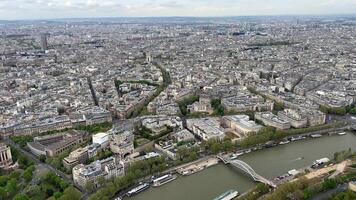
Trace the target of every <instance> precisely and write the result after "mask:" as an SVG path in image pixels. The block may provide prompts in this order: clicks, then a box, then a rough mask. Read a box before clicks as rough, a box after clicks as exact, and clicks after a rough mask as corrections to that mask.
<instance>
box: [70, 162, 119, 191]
mask: <svg viewBox="0 0 356 200" xmlns="http://www.w3.org/2000/svg"><path fill="white" fill-rule="evenodd" d="M72 172H73V181H74V183H75V184H77V185H79V186H81V187H83V188H85V186H86V185H87V184H88V183H92V184H93V185H94V186H95V187H98V186H99V180H100V178H104V179H105V180H107V179H110V178H115V177H119V176H123V175H124V173H125V170H124V163H123V162H122V161H118V160H117V159H116V158H115V157H109V158H106V159H104V160H97V161H94V162H92V163H91V164H89V165H83V164H79V165H76V166H75V167H73V169H72Z"/></svg>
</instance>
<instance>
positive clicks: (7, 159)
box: [0, 143, 13, 169]
mask: <svg viewBox="0 0 356 200" xmlns="http://www.w3.org/2000/svg"><path fill="white" fill-rule="evenodd" d="M12 164H13V162H12V156H11V149H10V147H9V146H7V145H6V144H4V143H0V168H1V169H8V168H10V166H11V165H12Z"/></svg>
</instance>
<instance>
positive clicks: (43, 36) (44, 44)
mask: <svg viewBox="0 0 356 200" xmlns="http://www.w3.org/2000/svg"><path fill="white" fill-rule="evenodd" d="M47 36H48V34H46V33H43V34H41V48H42V50H47V49H48V43H47Z"/></svg>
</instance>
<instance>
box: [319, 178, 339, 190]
mask: <svg viewBox="0 0 356 200" xmlns="http://www.w3.org/2000/svg"><path fill="white" fill-rule="evenodd" d="M336 186H337V183H336V181H335V179H331V178H328V179H325V180H324V181H323V183H322V184H321V188H322V190H328V189H333V188H336Z"/></svg>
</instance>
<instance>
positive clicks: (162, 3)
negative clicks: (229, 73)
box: [0, 0, 356, 19]
mask: <svg viewBox="0 0 356 200" xmlns="http://www.w3.org/2000/svg"><path fill="white" fill-rule="evenodd" d="M355 12H356V0H0V19H15V18H26V19H29V18H37V19H38V18H67V17H99V16H103V17H110V16H111V17H120V16H227V15H229V16H231V15H281V14H331V13H341V14H342V13H355Z"/></svg>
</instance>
